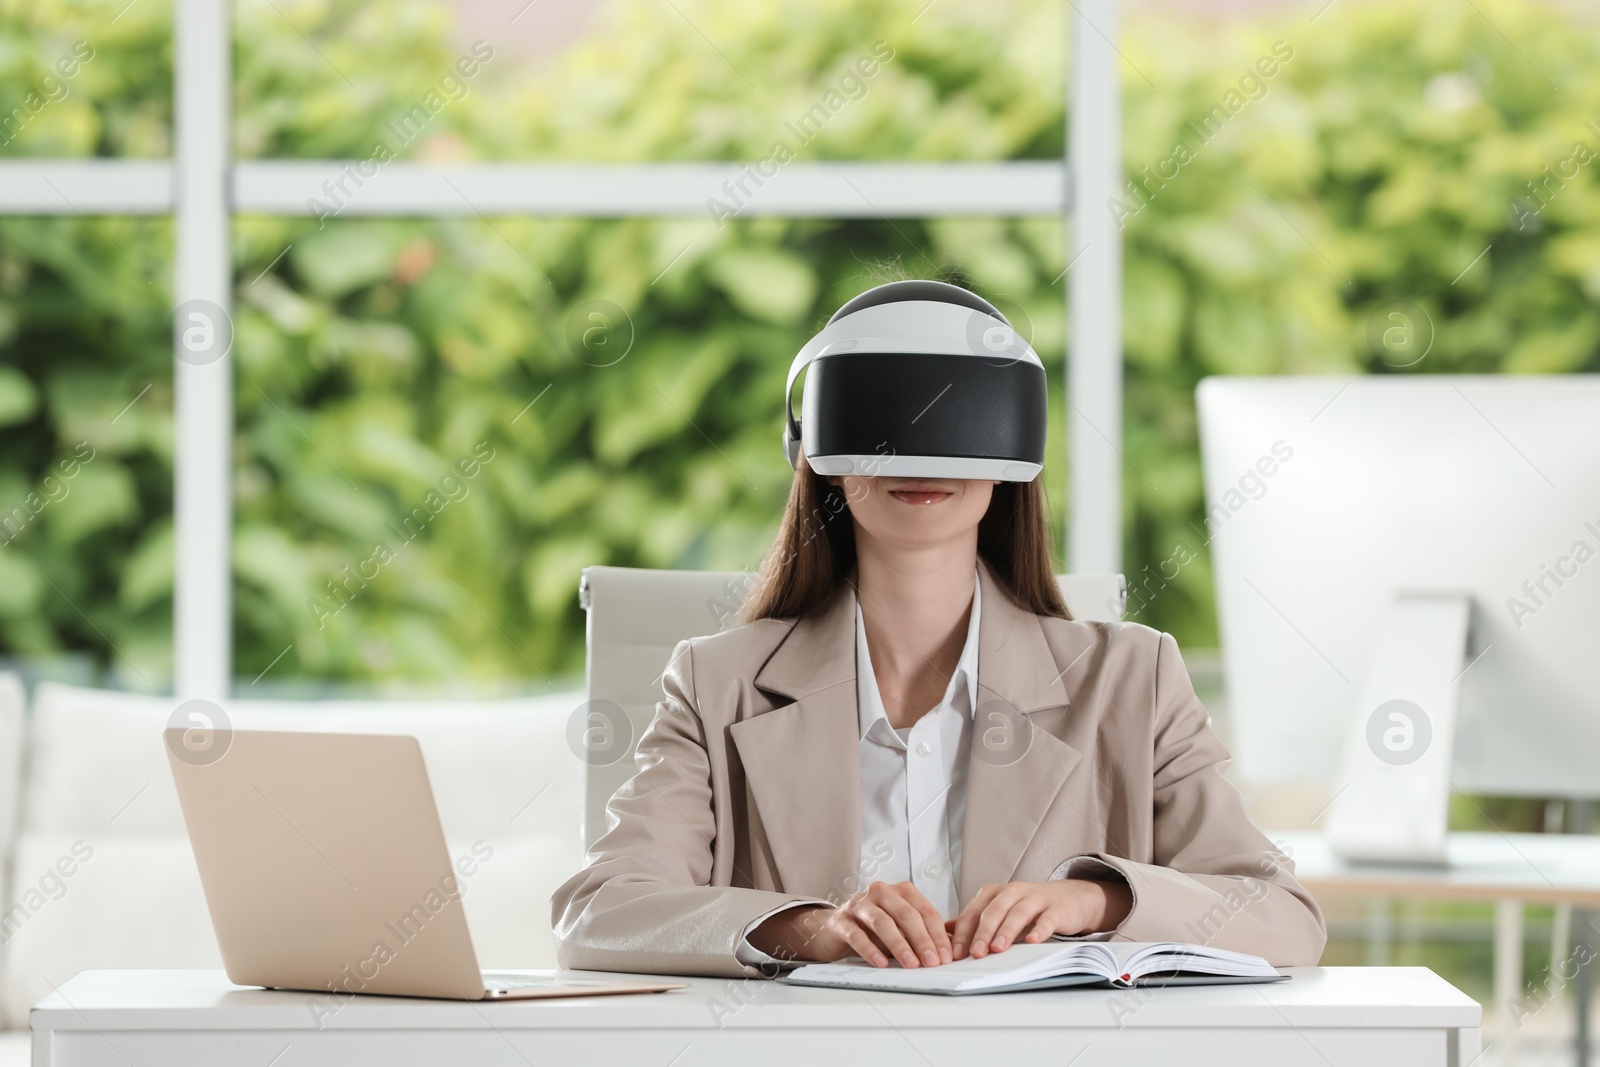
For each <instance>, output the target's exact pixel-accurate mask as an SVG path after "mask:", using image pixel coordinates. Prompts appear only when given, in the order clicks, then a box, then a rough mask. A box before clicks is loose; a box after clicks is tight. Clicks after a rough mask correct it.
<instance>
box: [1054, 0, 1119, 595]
mask: <svg viewBox="0 0 1600 1067" xmlns="http://www.w3.org/2000/svg"><path fill="white" fill-rule="evenodd" d="M1118 7H1119V0H1077V2H1076V3H1074V4H1073V5H1072V45H1071V53H1070V54H1071V56H1072V60H1071V63H1072V71H1071V75H1070V78H1071V86H1072V89H1071V93H1070V94H1069V95H1070V104H1069V107H1070V115H1069V121H1068V123H1067V137H1068V145H1067V158H1068V159H1069V160H1070V161H1071V167H1072V192H1073V195H1072V206H1071V213H1070V218H1069V220H1068V225H1067V263H1068V269H1067V320H1068V322H1069V323H1070V324H1071V326H1070V329H1071V333H1070V336H1069V338H1068V341H1067V397H1068V399H1069V400H1070V401H1071V406H1070V408H1069V410H1068V411H1067V450H1068V452H1067V455H1068V463H1067V468H1068V470H1069V471H1070V475H1069V477H1070V478H1071V482H1072V484H1071V493H1070V496H1069V501H1070V507H1069V512H1070V518H1069V523H1068V534H1067V565H1068V567H1067V569H1068V570H1070V571H1072V572H1074V573H1078V574H1116V573H1118V572H1119V571H1121V570H1122V463H1123V458H1122V455H1123V453H1122V231H1121V230H1120V229H1119V228H1118V226H1117V224H1116V222H1115V221H1114V220H1113V219H1112V217H1111V211H1110V209H1109V207H1108V205H1109V204H1110V202H1111V200H1112V199H1113V198H1116V197H1120V196H1121V195H1122V88H1121V82H1120V81H1119V79H1120V77H1121V70H1120V69H1119V66H1118V59H1119V58H1120V56H1121V53H1120V52H1119V51H1118V50H1117V45H1116V41H1117V38H1118V35H1119V25H1118V24H1119V13H1118Z"/></svg>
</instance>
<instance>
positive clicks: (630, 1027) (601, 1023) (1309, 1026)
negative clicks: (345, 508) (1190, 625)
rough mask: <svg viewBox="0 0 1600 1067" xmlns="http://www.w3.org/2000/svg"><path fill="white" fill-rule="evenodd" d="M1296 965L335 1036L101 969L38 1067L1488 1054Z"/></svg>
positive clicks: (1433, 994) (1433, 986)
mask: <svg viewBox="0 0 1600 1067" xmlns="http://www.w3.org/2000/svg"><path fill="white" fill-rule="evenodd" d="M583 973H585V974H590V975H592V974H593V973H594V972H583ZM1291 973H1293V975H1294V979H1293V980H1292V981H1289V982H1283V983H1278V984H1276V985H1270V986H1198V987H1189V988H1170V989H1161V990H1120V991H1108V990H1091V989H1076V990H1072V989H1067V990H1042V991H1037V992H1031V993H1013V994H995V995H988V996H975V997H935V996H923V995H917V994H896V993H858V992H853V991H849V990H833V989H808V988H804V987H800V986H785V985H779V984H776V983H772V982H767V981H762V980H759V979H756V980H750V981H741V980H734V981H728V980H722V979H687V981H688V982H689V983H690V988H688V989H683V990H677V991H675V992H671V993H655V994H648V995H642V996H625V997H594V998H586V999H574V1000H548V1001H497V1002H494V1003H470V1004H469V1003H461V1002H455V1001H437V1000H411V999H399V998H390V997H365V998H357V999H354V1000H351V1001H350V1002H348V1003H347V1004H345V1005H344V1007H343V1008H342V1009H341V1010H340V1011H339V1012H338V1013H337V1014H336V1015H334V1016H333V1017H332V1018H329V1019H326V1020H324V1025H323V1027H322V1028H321V1029H318V1028H317V1025H316V1020H315V1019H314V1018H313V1015H312V1012H311V1011H310V1009H309V1007H308V1004H307V1000H308V998H307V995H306V994H304V993H291V992H282V991H272V990H264V989H241V988H239V987H236V986H232V985H230V984H229V983H228V981H227V979H226V977H225V976H224V975H223V974H222V973H221V972H220V971H84V972H82V973H80V974H78V975H77V976H75V977H74V978H72V979H71V980H70V981H68V982H67V983H66V984H64V985H63V986H61V988H60V989H59V990H58V991H57V992H55V993H53V994H51V995H50V996H49V997H47V998H45V1000H43V1001H42V1002H40V1004H39V1005H38V1006H37V1007H35V1008H34V1009H33V1013H32V1016H31V1019H30V1022H31V1025H32V1028H33V1040H34V1046H33V1047H34V1054H33V1055H34V1058H33V1062H34V1065H35V1067H201V1065H203V1067H235V1065H237V1067H269V1065H270V1067H361V1065H368V1064H370V1065H381V1067H415V1065H422V1064H429V1065H440V1067H458V1065H470V1067H530V1065H537V1067H556V1065H560V1064H581V1065H584V1067H609V1065H613V1064H618V1065H620V1064H627V1065H629V1067H635V1065H636V1067H669V1065H671V1067H691V1065H700V1064H738V1065H740V1067H750V1065H751V1064H760V1065H761V1067H782V1065H789V1064H793V1065H796V1067H799V1065H805V1067H815V1065H816V1064H837V1065H840V1067H845V1065H850V1064H857V1063H871V1064H873V1065H874V1067H899V1065H905V1067H944V1065H947V1064H948V1065H950V1067H974V1065H981V1064H988V1063H1039V1064H1053V1065H1058V1067H1059V1065H1062V1064H1076V1065H1078V1067H1096V1065H1104V1064H1142V1063H1181V1064H1185V1065H1186V1067H1187V1065H1193V1067H1208V1065H1221V1064H1227V1065H1228V1067H1237V1065H1238V1064H1254V1063H1270V1064H1273V1065H1274V1067H1296V1065H1302V1064H1303V1065H1306V1067H1388V1065H1394V1067H1429V1065H1435V1067H1470V1065H1471V1064H1472V1063H1473V1062H1474V1061H1475V1060H1476V1059H1477V1057H1478V1055H1479V1032H1478V1027H1479V1017H1480V1010H1479V1007H1478V1005H1477V1003H1476V1002H1475V1001H1473V1000H1472V999H1471V998H1470V997H1468V996H1466V994H1464V993H1462V992H1460V991H1459V990H1457V989H1455V988H1454V987H1453V986H1451V985H1450V984H1449V983H1447V982H1445V981H1444V980H1443V979H1442V978H1440V977H1438V976H1437V975H1435V974H1434V973H1433V972H1432V971H1429V970H1427V969H1426V968H1422V967H1332V968H1302V969H1297V970H1294V971H1292V972H1291ZM1078 1057H1082V1058H1081V1059H1079V1058H1078Z"/></svg>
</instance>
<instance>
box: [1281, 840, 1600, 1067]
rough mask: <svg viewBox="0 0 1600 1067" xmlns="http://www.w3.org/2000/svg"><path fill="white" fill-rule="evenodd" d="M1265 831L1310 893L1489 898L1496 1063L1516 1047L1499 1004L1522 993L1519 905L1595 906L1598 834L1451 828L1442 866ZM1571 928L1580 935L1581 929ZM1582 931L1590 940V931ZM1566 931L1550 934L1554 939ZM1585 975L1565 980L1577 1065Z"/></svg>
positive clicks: (1598, 902) (1510, 1059)
mask: <svg viewBox="0 0 1600 1067" xmlns="http://www.w3.org/2000/svg"><path fill="white" fill-rule="evenodd" d="M1268 836H1269V837H1271V838H1272V840H1273V841H1274V842H1275V843H1277V845H1278V847H1280V848H1282V849H1284V850H1285V851H1286V852H1287V853H1288V855H1289V857H1290V858H1291V859H1292V860H1294V867H1295V877H1296V878H1298V879H1299V880H1300V883H1301V884H1302V885H1304V886H1305V887H1306V888H1307V889H1308V890H1310V891H1311V892H1312V894H1314V895H1320V894H1323V893H1353V894H1360V895H1363V896H1373V897H1448V898H1453V899H1457V900H1482V901H1492V902H1493V903H1494V905H1495V919H1494V922H1495V937H1494V1007H1495V1010H1496V1011H1497V1012H1499V1013H1501V1022H1502V1023H1503V1024H1505V1025H1504V1027H1503V1029H1504V1039H1503V1040H1502V1041H1500V1043H1499V1045H1498V1049H1499V1055H1500V1059H1499V1062H1500V1063H1502V1064H1509V1063H1514V1062H1515V1061H1516V1054H1517V1028H1516V1027H1515V1026H1513V1025H1511V1024H1510V1020H1509V1018H1508V1016H1507V1007H1506V1006H1507V1005H1508V1004H1511V1003H1514V1002H1516V1001H1518V1000H1520V999H1521V998H1522V996H1523V994H1524V989H1523V977H1522V907H1523V905H1524V904H1526V903H1535V904H1554V905H1557V906H1558V907H1566V908H1573V907H1577V908H1590V909H1600V836H1595V835H1588V834H1497V833H1453V834H1451V835H1450V836H1449V838H1448V839H1447V842H1446V846H1445V847H1446V854H1447V856H1448V858H1449V862H1448V864H1446V865H1444V866H1437V865H1422V864H1418V865H1406V864H1387V863H1385V864H1367V863H1351V862H1349V861H1348V860H1343V859H1340V858H1339V857H1338V856H1335V855H1334V854H1333V849H1332V848H1331V847H1329V845H1328V839H1327V837H1326V836H1325V835H1323V834H1319V833H1281V834H1280V833H1270V834H1268ZM1558 927H1559V924H1558ZM1570 932H1571V931H1568V933H1570ZM1577 933H1578V934H1579V936H1586V931H1585V930H1582V929H1580V930H1578V931H1577ZM1587 936H1588V940H1589V943H1590V944H1593V943H1594V942H1593V936H1592V934H1588V935H1587ZM1566 937H1567V935H1566V934H1560V933H1558V940H1563V941H1564V940H1566ZM1551 958H1552V959H1554V960H1557V961H1561V962H1563V963H1569V962H1570V961H1569V960H1568V947H1567V946H1565V945H1555V946H1552V955H1551ZM1590 980H1591V979H1590V973H1589V968H1587V967H1579V968H1577V973H1576V979H1575V981H1574V982H1573V985H1574V996H1575V1002H1576V1013H1577V1030H1578V1036H1577V1050H1576V1051H1577V1056H1576V1061H1575V1062H1576V1063H1577V1065H1578V1067H1584V1065H1585V1064H1587V1063H1588V1039H1589V984H1590Z"/></svg>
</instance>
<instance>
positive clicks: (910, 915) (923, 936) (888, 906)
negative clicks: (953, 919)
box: [879, 888, 939, 967]
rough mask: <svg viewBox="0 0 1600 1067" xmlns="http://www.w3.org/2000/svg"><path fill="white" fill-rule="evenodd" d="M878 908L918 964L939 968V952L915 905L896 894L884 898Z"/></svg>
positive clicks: (924, 920) (914, 890)
mask: <svg viewBox="0 0 1600 1067" xmlns="http://www.w3.org/2000/svg"><path fill="white" fill-rule="evenodd" d="M911 892H913V893H915V892H916V889H915V888H913V889H912V890H911ZM879 907H881V908H883V910H884V911H886V912H888V913H889V916H890V917H891V918H893V919H894V921H895V924H896V925H897V926H898V927H899V930H900V933H901V934H902V935H903V936H904V937H905V939H906V943H907V944H908V945H909V946H910V947H911V951H912V952H914V953H915V954H916V957H917V961H918V962H919V963H921V964H922V965H923V966H925V967H937V966H939V950H938V949H937V948H935V947H934V943H933V938H932V936H931V935H930V934H929V933H928V926H927V920H926V919H925V918H924V917H923V914H922V912H920V911H918V910H917V907H916V905H914V904H913V903H912V902H911V901H910V900H908V899H907V898H906V897H905V896H902V895H898V894H897V895H891V896H889V897H887V898H885V899H884V900H883V902H882V903H881V904H880V905H879Z"/></svg>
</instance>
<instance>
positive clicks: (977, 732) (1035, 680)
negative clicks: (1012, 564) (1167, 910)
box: [958, 559, 1082, 907]
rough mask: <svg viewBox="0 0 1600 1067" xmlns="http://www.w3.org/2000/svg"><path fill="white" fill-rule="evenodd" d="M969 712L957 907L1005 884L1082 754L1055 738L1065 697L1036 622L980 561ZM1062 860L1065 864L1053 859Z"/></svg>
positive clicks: (1063, 710)
mask: <svg viewBox="0 0 1600 1067" xmlns="http://www.w3.org/2000/svg"><path fill="white" fill-rule="evenodd" d="M978 580H979V581H980V582H982V583H983V610H982V616H981V618H980V619H979V624H978V707H977V708H976V715H975V719H974V722H973V731H972V755H971V758H970V759H969V761H968V764H967V767H968V772H967V811H966V817H965V822H964V824H963V826H962V837H961V841H962V846H961V879H960V881H961V884H960V886H959V893H958V895H959V897H960V900H961V906H962V907H966V905H967V904H968V903H969V902H970V901H971V900H972V898H973V897H974V896H976V895H977V892H978V890H979V889H981V888H982V887H983V886H984V885H986V884H988V883H990V882H1007V881H1010V880H1011V877H1012V875H1013V874H1014V873H1015V872H1016V870H1017V867H1018V864H1019V863H1020V862H1021V860H1022V856H1023V853H1024V852H1025V851H1026V849H1027V847H1028V843H1029V842H1030V841H1032V840H1033V837H1034V834H1035V833H1036V832H1037V831H1038V829H1039V824H1040V823H1041V822H1042V821H1043V819H1044V815H1045V812H1046V811H1047V810H1048V809H1049V807H1050V805H1051V804H1052V803H1054V802H1055V799H1056V797H1057V795H1058V794H1059V793H1060V791H1061V787H1062V785H1063V783H1065V782H1066V780H1067V776H1068V775H1070V774H1071V773H1072V771H1073V768H1075V767H1076V766H1077V765H1078V763H1079V761H1080V760H1081V759H1082V754H1081V753H1079V751H1078V750H1077V749H1075V748H1073V747H1072V746H1071V745H1069V744H1067V743H1066V742H1065V741H1062V740H1061V739H1060V738H1059V737H1057V736H1056V733H1057V732H1059V730H1060V728H1061V725H1062V722H1063V720H1064V718H1065V715H1066V712H1067V707H1068V703H1069V701H1068V699H1067V691H1066V686H1065V684H1064V683H1063V682H1062V680H1061V673H1062V671H1061V668H1060V667H1059V666H1058V665H1057V664H1056V661H1055V657H1054V655H1052V653H1051V651H1050V645H1049V643H1048V642H1047V641H1046V640H1045V637H1044V629H1043V627H1042V626H1041V625H1040V623H1039V617H1038V616H1037V615H1035V614H1033V613H1032V612H1031V611H1027V610H1025V609H1023V608H1021V607H1019V606H1018V605H1017V604H1016V603H1014V602H1013V601H1012V600H1011V598H1010V596H1009V595H1008V594H1007V593H1006V592H1005V591H1004V589H1002V588H1001V586H1000V585H999V583H998V581H997V580H996V578H995V576H994V574H993V572H992V571H991V570H990V569H989V566H988V564H987V563H985V562H984V561H983V560H982V559H980V560H979V562H978ZM1062 858H1065V857H1062Z"/></svg>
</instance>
